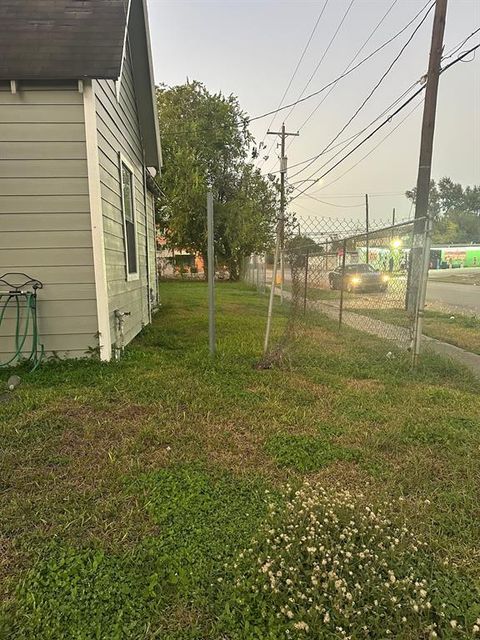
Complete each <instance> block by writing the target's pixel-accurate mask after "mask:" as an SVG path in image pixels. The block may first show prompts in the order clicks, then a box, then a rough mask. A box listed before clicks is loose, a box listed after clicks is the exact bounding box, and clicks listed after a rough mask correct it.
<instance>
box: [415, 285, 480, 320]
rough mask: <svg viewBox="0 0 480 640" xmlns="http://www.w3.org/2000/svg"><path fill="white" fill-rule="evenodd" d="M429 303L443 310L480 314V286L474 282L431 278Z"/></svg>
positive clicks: (430, 305) (432, 306)
mask: <svg viewBox="0 0 480 640" xmlns="http://www.w3.org/2000/svg"><path fill="white" fill-rule="evenodd" d="M427 304H428V306H429V307H430V308H431V309H436V310H438V311H441V310H442V309H443V310H445V311H449V310H451V311H454V310H455V309H458V311H462V312H463V313H475V314H477V315H480V287H478V286H475V285H473V284H454V283H453V282H452V283H451V284H450V283H448V282H435V280H434V279H432V278H430V279H429V281H428V287H427Z"/></svg>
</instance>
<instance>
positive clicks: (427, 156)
mask: <svg viewBox="0 0 480 640" xmlns="http://www.w3.org/2000/svg"><path fill="white" fill-rule="evenodd" d="M446 17H447V0H436V6H435V17H434V19H433V32H432V44H431V48H430V61H429V65H428V75H427V87H426V90H425V104H424V107H423V122H422V139H421V143H420V161H419V165H418V177H417V192H416V197H415V218H416V219H417V218H426V217H427V214H428V197H429V194H430V179H431V176H432V154H433V134H434V131H435V116H436V112H437V96H438V81H439V78H440V65H441V62H442V52H443V34H444V32H445V21H446Z"/></svg>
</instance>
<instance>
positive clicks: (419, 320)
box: [407, 0, 447, 365]
mask: <svg viewBox="0 0 480 640" xmlns="http://www.w3.org/2000/svg"><path fill="white" fill-rule="evenodd" d="M446 17H447V0H436V5H435V16H434V18H433V31H432V42H431V47H430V59H429V63H428V75H427V86H426V91H425V104H424V107H423V121H422V137H421V143H420V159H419V165H418V177H417V191H416V198H415V222H414V237H418V236H419V235H422V234H423V238H424V241H423V248H422V247H418V248H417V247H412V250H411V254H412V256H411V257H412V258H413V260H410V269H409V271H410V273H409V275H410V278H409V284H410V287H409V291H408V299H407V309H408V310H409V311H410V312H412V311H413V312H414V313H415V331H414V345H413V364H414V365H415V364H416V361H417V359H418V356H419V353H420V345H421V339H422V329H423V312H424V307H425V296H426V291H427V280H428V268H429V265H430V222H431V221H430V220H429V215H428V200H429V195H430V180H431V177H432V155H433V136H434V132H435V117H436V111H437V98H438V83H439V78H440V71H441V62H442V53H443V35H444V32H445V22H446Z"/></svg>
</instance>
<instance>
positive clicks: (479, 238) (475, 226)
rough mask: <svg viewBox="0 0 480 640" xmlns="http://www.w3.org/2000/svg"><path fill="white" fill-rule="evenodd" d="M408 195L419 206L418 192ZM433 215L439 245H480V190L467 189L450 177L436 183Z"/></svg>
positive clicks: (433, 184)
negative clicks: (479, 243)
mask: <svg viewBox="0 0 480 640" xmlns="http://www.w3.org/2000/svg"><path fill="white" fill-rule="evenodd" d="M405 195H406V196H407V198H408V199H409V200H411V201H412V202H413V203H414V202H415V195H416V194H415V189H412V190H411V191H407V192H406V193H405ZM429 214H430V216H431V217H432V219H433V234H432V240H433V242H435V243H436V244H455V243H468V244H470V243H474V242H480V186H473V187H470V186H467V187H465V188H464V187H463V186H462V185H461V184H460V183H458V182H457V183H456V182H453V180H451V179H450V178H447V177H445V178H442V179H441V180H439V181H438V183H436V182H435V181H434V180H432V182H431V186H430V199H429Z"/></svg>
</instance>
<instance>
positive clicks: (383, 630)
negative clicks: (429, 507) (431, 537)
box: [227, 482, 480, 640]
mask: <svg viewBox="0 0 480 640" xmlns="http://www.w3.org/2000/svg"><path fill="white" fill-rule="evenodd" d="M283 499H284V502H283V503H282V502H278V501H275V500H272V501H271V502H270V504H269V512H268V516H267V519H266V522H265V525H264V526H263V528H262V529H261V531H260V532H259V535H258V536H257V537H256V539H255V540H253V541H252V543H251V546H250V547H249V548H246V549H244V550H243V551H242V552H241V553H240V554H239V556H238V558H237V559H236V560H235V562H234V563H233V565H232V567H231V570H232V572H233V594H232V596H231V604H230V605H229V607H228V608H227V618H229V621H228V626H229V628H233V629H236V630H237V631H236V635H234V636H233V637H235V638H250V639H251V638H262V639H264V640H265V639H267V638H272V639H273V638H275V639H279V638H291V637H312V638H319V639H320V638H351V639H357V638H382V639H383V638H388V637H392V638H405V639H407V638H409V639H413V638H415V639H418V638H437V637H442V638H454V637H455V638H456V637H472V636H473V635H475V634H476V633H477V631H478V629H477V626H478V624H480V623H479V621H478V620H477V616H479V615H480V609H479V604H478V603H479V600H478V593H476V592H475V590H474V589H473V587H471V586H469V583H468V581H467V580H466V579H465V580H464V579H462V578H461V577H460V576H457V575H455V574H454V573H453V572H452V571H451V570H450V569H447V568H445V567H444V566H441V565H440V564H439V563H437V562H436V561H435V560H434V559H433V558H432V557H431V555H429V554H428V552H427V549H426V544H425V543H422V542H420V541H418V540H417V539H416V536H415V534H414V533H413V532H411V531H409V529H408V528H407V527H406V526H397V525H395V524H394V523H393V522H392V521H391V520H390V519H389V518H388V517H387V515H386V513H385V511H384V510H383V509H380V508H378V509H374V508H372V507H371V506H369V504H368V503H367V501H366V499H365V498H364V496H362V495H361V494H358V495H352V494H351V493H349V492H348V491H345V490H337V491H327V490H325V489H323V488H321V487H314V486H312V485H311V484H309V483H308V482H306V483H305V484H304V485H303V486H302V487H301V488H300V489H299V490H296V491H295V490H293V489H291V488H290V487H287V490H286V491H285V493H284V494H283ZM394 506H395V505H392V507H394ZM229 637H230V636H229Z"/></svg>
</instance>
